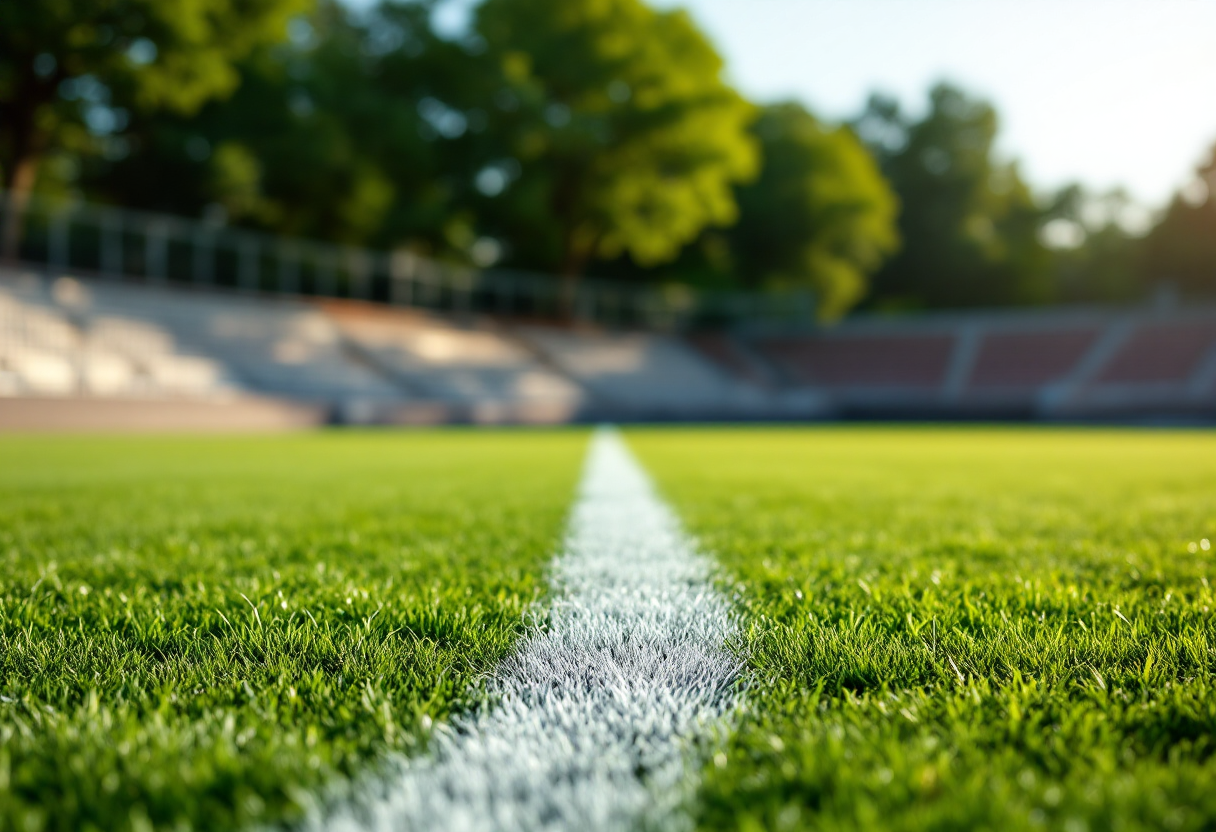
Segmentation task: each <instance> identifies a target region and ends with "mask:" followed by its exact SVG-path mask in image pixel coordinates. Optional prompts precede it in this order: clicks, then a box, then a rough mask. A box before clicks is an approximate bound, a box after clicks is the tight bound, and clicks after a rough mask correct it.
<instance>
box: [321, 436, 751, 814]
mask: <svg viewBox="0 0 1216 832" xmlns="http://www.w3.org/2000/svg"><path fill="white" fill-rule="evenodd" d="M712 569H713V567H712V564H711V563H710V562H709V561H708V560H707V559H705V558H703V557H702V556H700V555H699V554H697V553H696V552H695V551H694V549H693V547H692V545H691V544H690V542H689V540H688V538H687V537H686V536H685V534H684V532H683V531H682V529H681V527H680V525H679V523H678V521H677V520H676V519H675V517H674V515H673V514H672V512H671V511H670V510H669V509H668V507H667V506H666V505H665V504H664V503H663V502H662V501H661V500H660V499H659V498H658V497H657V496H656V495H655V493H654V490H653V488H652V486H651V483H650V481H649V479H648V478H647V476H646V474H645V473H644V472H643V471H642V470H641V468H640V467H639V466H638V464H637V463H636V462H635V461H634V459H633V457H632V456H631V454H630V453H629V451H628V450H627V449H626V447H625V445H624V443H623V442H622V440H621V439H620V437H619V436H618V435H617V434H616V433H615V432H614V431H611V430H607V429H601V430H600V431H598V432H597V433H596V435H595V437H594V439H593V440H592V444H591V449H590V452H589V455H588V459H587V463H586V467H585V470H584V474H583V480H582V485H581V489H580V496H579V498H578V500H577V502H576V504H575V506H574V509H573V512H572V516H571V519H570V524H569V529H568V532H567V537H566V542H565V546H564V548H563V551H562V553H561V554H560V555H559V556H558V557H557V558H556V560H555V561H554V564H553V578H552V580H553V585H554V590H555V591H554V601H553V604H552V608H551V610H550V614H549V624H548V627H547V629H545V630H544V631H542V632H540V633H538V634H537V635H535V636H534V637H532V638H531V639H529V640H528V642H527V643H525V644H524V645H523V647H522V648H521V649H520V650H519V651H518V652H517V653H516V654H514V655H513V656H512V657H511V658H510V659H509V660H507V661H506V662H505V663H504V664H503V666H502V667H501V668H500V669H499V672H498V673H497V675H496V677H495V679H494V680H493V687H492V689H493V692H494V694H495V695H496V704H495V705H494V707H492V708H488V709H486V710H484V711H481V712H478V713H475V714H473V715H471V716H469V717H466V718H463V719H460V720H457V721H455V722H454V723H453V724H452V725H451V726H450V727H448V728H446V729H442V730H438V729H437V731H436V734H435V738H434V741H433V742H432V744H431V749H430V754H429V755H427V756H425V757H422V758H420V759H415V760H403V761H398V762H396V763H394V764H393V770H392V771H391V772H390V773H389V774H388V776H381V777H378V778H376V779H375V780H374V781H368V782H366V783H363V784H361V785H360V786H359V787H357V792H356V794H355V795H354V796H353V797H351V798H349V799H346V800H343V801H342V802H341V803H339V804H338V805H336V806H330V807H328V808H327V809H326V810H324V812H318V813H316V814H315V815H314V816H313V817H311V818H310V819H309V821H308V822H307V823H306V824H305V826H306V828H308V829H315V830H326V832H346V831H347V830H390V829H391V830H469V831H470V832H472V830H504V831H505V830H512V831H513V830H521V831H522V830H529V832H534V831H536V830H550V831H551V832H564V830H570V832H575V831H576V830H577V832H604V831H605V830H613V832H615V830H622V832H623V830H628V829H635V828H638V827H639V826H653V827H661V828H663V829H679V828H681V827H686V826H688V825H689V823H690V822H689V820H688V818H687V817H686V816H685V815H684V814H683V809H684V806H685V801H686V798H687V796H688V791H687V786H688V784H689V783H690V782H691V781H690V777H691V770H686V763H687V762H688V760H687V757H688V752H689V741H690V740H691V739H693V738H695V737H697V736H700V735H702V734H703V733H704V732H707V731H710V730H712V729H713V727H714V725H715V724H717V723H719V722H720V721H721V720H722V718H723V717H724V715H725V713H726V712H727V711H728V710H729V709H730V708H731V707H732V706H733V701H734V693H733V685H732V682H733V681H734V679H735V678H736V677H737V675H738V673H739V671H740V668H739V667H738V665H737V662H736V661H735V660H734V659H733V658H732V657H731V655H730V654H729V653H728V652H727V650H726V647H725V644H726V642H727V640H728V639H729V638H730V637H731V635H732V634H733V633H734V632H735V631H736V625H735V622H734V619H733V617H732V613H731V611H730V608H729V605H728V604H727V602H726V601H725V600H724V599H723V598H721V597H720V596H719V595H718V594H717V592H716V591H715V590H714V588H713V585H712Z"/></svg>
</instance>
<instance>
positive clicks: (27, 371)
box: [0, 272, 1216, 428]
mask: <svg viewBox="0 0 1216 832" xmlns="http://www.w3.org/2000/svg"><path fill="white" fill-rule="evenodd" d="M93 412H96V413H102V414H103V415H104V418H101V417H97V418H101V421H100V422H97V419H96V418H94V417H93V416H89V415H88V414H89V413H93ZM158 413H159V414H162V415H161V416H159V417H158V416H156V414H158ZM14 414H16V415H14ZM65 414H66V415H65ZM224 414H243V415H240V418H233V419H231V420H230V423H231V424H232V425H233V426H234V427H235V426H241V425H255V426H257V425H264V426H271V427H273V426H283V425H305V424H318V423H323V422H326V421H331V422H332V421H338V422H346V423H367V424H393V423H436V422H473V423H500V422H501V423H555V422H566V421H575V420H592V419H596V420H599V419H611V420H651V419H655V420H665V419H681V420H710V421H712V420H755V419H795V420H805V419H814V418H825V417H826V418H854V417H871V418H977V417H993V418H1046V419H1094V418H1099V419H1103V418H1150V419H1177V418H1186V419H1212V418H1216V309H1210V310H1205V309H1190V310H1127V309H1123V310H1101V309H1089V310H1046V311H1017V312H1005V313H999V314H994V313H982V314H950V315H926V316H920V317H911V318H901V319H885V318H871V319H864V318H861V319H857V320H852V321H847V322H844V323H842V324H840V325H837V326H835V327H831V328H824V329H821V330H817V331H812V332H801V333H791V332H788V331H787V332H747V331H735V332H728V331H716V332H699V333H691V334H682V335H677V334H670V333H658V332H625V331H609V330H607V329H604V328H594V327H590V326H586V325H583V326H558V325H556V324H545V325H542V324H540V323H537V322H534V321H533V322H519V321H512V320H510V319H491V318H488V317H485V316H475V315H470V314H463V315H461V314H457V313H454V312H452V313H447V314H440V313H437V312H427V311H423V310H420V309H406V308H400V307H393V306H388V305H383V304H380V305H377V304H371V303H366V302H355V301H338V300H323V301H322V300H305V299H302V298H289V297H277V298H272V297H262V296H255V295H251V294H241V293H238V292H234V291H231V290H229V291H219V290H210V291H205V290H202V289H200V288H197V287H196V288H192V289H183V288H168V287H166V286H148V285H136V284H130V283H122V282H119V281H100V280H78V279H75V278H71V277H64V276H57V277H50V276H47V275H45V274H40V273H31V272H26V273H16V272H0V427H8V428H12V427H13V426H14V425H16V426H18V427H20V426H22V425H24V426H27V427H31V426H32V427H39V426H42V425H43V424H48V425H49V424H63V425H69V424H70V425H76V426H81V425H84V426H88V425H90V424H101V423H104V424H106V425H110V424H111V423H113V424H124V423H131V424H140V425H145V424H150V425H152V426H155V425H156V424H158V422H157V419H160V420H161V422H163V423H164V424H165V425H166V426H169V425H170V423H172V424H174V425H194V426H206V425H208V424H211V423H215V424H219V423H220V422H222V421H223V419H225V418H228V417H227V416H225V415H224ZM90 419H93V420H94V421H92V422H90V421H89V420H90ZM124 420H125V421H124ZM217 420H218V421H217Z"/></svg>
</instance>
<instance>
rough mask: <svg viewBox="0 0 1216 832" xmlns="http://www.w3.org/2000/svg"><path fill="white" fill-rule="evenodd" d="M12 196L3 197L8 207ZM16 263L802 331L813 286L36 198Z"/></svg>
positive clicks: (233, 285) (329, 294)
mask: <svg viewBox="0 0 1216 832" xmlns="http://www.w3.org/2000/svg"><path fill="white" fill-rule="evenodd" d="M11 210H13V201H12V200H11V199H10V198H9V197H8V195H6V194H3V193H0V214H7V212H9V211H11ZM20 222H21V228H22V234H21V238H20V246H19V252H18V259H19V260H20V261H21V262H23V263H26V264H31V265H38V266H42V267H44V268H46V269H48V270H50V271H52V272H53V271H62V272H65V273H67V272H71V273H74V274H91V275H95V276H97V277H98V278H101V279H111V280H118V279H121V280H126V281H139V282H144V283H148V284H189V285H194V286H202V287H216V288H227V289H230V290H234V291H239V292H246V293H255V294H270V295H286V296H297V297H298V296H305V297H325V298H350V299H354V300H365V301H372V302H378V303H385V304H392V305H399V306H410V307H418V308H424V309H434V310H442V311H453V312H469V313H472V312H476V313H484V314H493V315H501V316H506V317H524V318H534V319H541V320H543V319H557V318H562V317H570V316H573V317H574V318H576V319H579V320H583V321H589V322H595V323H599V324H603V325H605V326H610V327H620V328H643V329H654V330H680V329H687V328H689V327H695V326H700V325H716V326H732V325H740V324H747V325H749V326H759V327H766V328H782V329H789V328H795V329H797V328H803V327H809V326H811V325H812V322H813V317H814V316H813V312H814V303H813V299H812V297H811V294H810V293H809V292H784V293H763V292H741V291H704V290H697V289H694V288H692V287H689V286H686V285H681V284H664V285H652V286H639V285H635V284H630V283H625V282H619V281H607V280H600V279H593V278H584V279H582V280H580V281H578V282H577V284H576V285H575V286H574V287H573V288H572V289H570V288H566V287H563V285H562V281H561V280H560V279H559V278H557V277H555V276H553V275H547V274H537V273H532V272H523V271H514V270H509V269H497V268H488V269H477V268H472V267H469V266H462V265H458V264H454V263H445V262H441V261H438V260H433V259H429V258H425V257H420V256H418V255H415V254H413V253H410V252H408V251H393V252H385V251H375V250H371V249H366V248H358V247H352V246H341V245H335V244H332V243H324V242H317V241H313V240H305V239H299V238H291V237H278V236H274V235H271V234H264V233H260V232H256V231H249V230H245V229H240V228H234V227H230V226H226V225H224V224H221V223H215V222H207V221H205V220H193V219H186V218H183V217H177V216H171V215H167V214H157V213H149V212H145V211H133V210H128V209H123V208H113V207H109V206H104V205H96V204H90V203H85V202H78V201H65V200H51V199H47V198H43V197H38V196H35V197H33V198H31V199H30V200H29V201H28V203H27V204H26V205H25V206H24V208H23V209H22V217H21V218H20Z"/></svg>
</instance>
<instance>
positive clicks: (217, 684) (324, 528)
mask: <svg viewBox="0 0 1216 832" xmlns="http://www.w3.org/2000/svg"><path fill="white" fill-rule="evenodd" d="M585 442H586V437H585V434H583V433H581V432H576V431H570V432H557V433H549V434H529V433H524V432H520V433H485V434H473V433H469V432H463V431H453V432H422V433H413V434H401V433H392V434H389V433H385V434H363V435H360V434H343V435H336V434H321V435H313V436H307V437H295V438H273V439H198V440H186V439H64V438H39V439H33V438H9V439H4V440H0V563H2V564H3V568H2V569H0V829H22V830H31V832H32V831H33V830H38V829H61V830H67V829H99V830H118V829H143V828H147V826H148V824H149V823H151V824H152V825H153V826H156V827H163V828H182V829H186V828H195V829H199V828H202V829H220V828H232V827H234V826H239V825H248V824H250V823H257V822H273V821H276V820H279V819H283V818H287V817H291V816H292V815H293V814H295V813H296V812H297V811H298V810H299V806H300V803H301V801H302V800H304V799H305V794H306V790H309V789H313V788H315V787H317V786H319V785H320V784H323V783H326V782H328V781H331V780H333V779H334V778H335V777H336V776H339V775H347V774H351V773H353V772H355V771H358V770H361V769H363V768H365V767H366V764H367V763H368V762H369V761H370V760H372V759H374V758H375V757H376V756H377V755H380V754H382V753H384V752H385V751H388V750H398V751H409V750H410V749H412V748H415V747H416V746H417V744H418V743H419V741H420V740H421V739H423V738H424V737H425V733H426V729H427V727H428V726H429V725H430V724H431V722H432V720H438V719H442V718H444V717H445V716H446V715H448V714H449V713H450V712H451V711H452V710H453V709H454V708H458V707H461V706H462V705H463V704H466V703H467V692H468V690H469V689H470V686H471V685H473V684H474V682H475V680H476V678H477V677H478V675H479V674H482V673H484V672H486V671H487V670H488V669H490V668H492V667H493V666H494V665H495V664H496V663H497V662H498V660H499V659H500V658H501V657H502V656H503V655H504V654H505V652H506V651H507V650H508V649H509V648H510V646H511V645H512V644H513V642H514V640H515V639H516V638H517V637H518V636H519V634H520V633H521V631H522V628H523V626H524V615H523V614H524V612H525V610H526V608H527V607H528V606H529V605H530V604H532V603H533V602H534V601H535V600H536V599H537V598H538V596H540V595H541V594H542V593H543V592H544V585H545V584H544V570H545V567H546V564H547V563H548V561H549V559H550V557H551V556H552V555H553V553H554V551H555V547H556V544H557V540H558V534H559V532H560V528H561V524H562V520H563V517H564V515H565V513H566V510H567V508H568V506H569V503H570V499H571V496H572V493H573V489H574V484H575V481H576V477H577V474H578V470H579V464H580V462H581V459H582V454H583V451H584V447H585Z"/></svg>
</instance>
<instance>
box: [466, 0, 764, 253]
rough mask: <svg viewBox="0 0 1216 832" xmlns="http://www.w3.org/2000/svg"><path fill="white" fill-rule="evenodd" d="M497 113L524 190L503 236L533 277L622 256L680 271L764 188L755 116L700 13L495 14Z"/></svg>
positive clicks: (504, 214) (502, 7)
mask: <svg viewBox="0 0 1216 832" xmlns="http://www.w3.org/2000/svg"><path fill="white" fill-rule="evenodd" d="M476 30H477V32H478V34H479V35H480V37H481V38H483V39H484V42H485V45H486V48H487V51H488V56H489V58H490V60H491V61H492V62H493V64H494V67H495V69H496V70H497V71H498V72H499V73H500V76H499V77H500V78H501V82H502V86H501V87H500V88H499V89H498V90H497V91H496V92H495V93H494V100H495V102H496V104H497V106H496V107H495V108H494V110H493V113H492V116H491V118H492V124H493V127H494V130H495V132H496V134H497V135H498V136H499V137H500V140H501V141H502V142H503V143H504V144H503V147H504V150H505V151H506V155H507V156H508V157H509V161H510V162H511V163H513V164H515V165H517V166H518V179H519V181H518V183H516V184H514V185H513V187H512V189H511V193H509V194H507V198H506V199H504V200H503V202H504V203H505V206H504V207H505V210H504V211H501V212H499V217H498V219H499V222H501V223H502V226H503V228H504V229H509V233H510V235H511V237H512V238H513V239H515V240H518V241H521V243H522V247H523V250H522V251H520V259H521V260H524V261H525V262H527V263H528V264H529V265H534V266H539V267H548V268H557V269H559V270H560V271H561V272H562V273H564V274H567V275H576V274H578V273H580V272H581V271H582V270H583V269H584V267H585V266H586V264H587V263H588V262H590V261H591V260H593V259H597V258H613V257H618V256H620V255H622V254H626V255H628V256H629V257H631V258H632V259H633V260H634V261H635V262H636V263H638V264H639V265H641V266H652V265H655V264H658V263H662V262H664V261H668V260H671V259H673V258H674V257H675V256H676V255H677V254H678V253H679V251H680V249H681V248H682V247H683V246H684V245H685V244H686V243H688V242H690V241H691V240H693V239H694V238H695V237H696V236H697V235H698V234H699V233H700V232H701V230H702V229H703V228H705V227H707V226H713V225H728V224H730V223H731V222H733V221H734V220H735V217H736V213H737V212H736V206H735V201H734V194H733V191H732V185H734V184H735V183H736V182H739V181H741V180H743V179H745V178H747V177H749V176H751V175H753V174H754V172H755V168H756V151H755V145H754V142H753V141H752V139H751V137H750V136H749V134H748V132H747V125H748V123H749V121H750V120H751V118H752V115H753V113H752V108H751V106H750V105H749V104H748V103H747V102H746V101H744V100H743V98H742V97H741V96H739V94H738V93H736V92H735V91H734V90H732V89H731V88H730V87H729V86H727V84H726V83H725V82H724V81H723V80H722V78H721V72H722V60H721V58H720V57H719V56H718V55H717V53H716V52H715V51H714V49H713V47H712V46H711V45H710V43H709V42H708V41H707V40H706V38H705V37H704V35H702V34H701V32H700V31H699V30H698V29H697V27H696V26H695V24H694V23H693V21H692V19H691V18H690V17H689V16H688V14H687V13H686V12H683V11H672V12H658V11H654V10H652V9H650V8H649V7H647V6H646V5H644V4H643V3H642V2H640V0H486V2H485V4H484V5H483V6H481V7H480V9H479V10H478V14H477V22H476Z"/></svg>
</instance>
